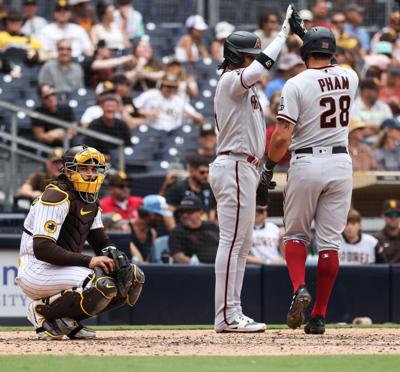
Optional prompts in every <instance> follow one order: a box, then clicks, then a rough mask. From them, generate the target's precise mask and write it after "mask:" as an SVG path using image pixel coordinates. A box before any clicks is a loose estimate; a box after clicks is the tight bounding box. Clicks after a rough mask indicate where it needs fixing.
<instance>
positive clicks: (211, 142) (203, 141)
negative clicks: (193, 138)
mask: <svg viewBox="0 0 400 372" xmlns="http://www.w3.org/2000/svg"><path fill="white" fill-rule="evenodd" d="M198 142H199V148H198V149H197V151H196V154H192V155H191V156H190V157H189V159H190V158H191V157H193V156H194V155H197V156H201V157H202V158H204V160H205V161H207V162H208V163H209V164H210V163H212V162H213V161H214V160H215V157H216V156H217V153H216V150H217V134H216V133H215V127H214V126H213V125H212V124H210V123H204V124H203V125H202V126H201V127H200V132H199V138H198Z"/></svg>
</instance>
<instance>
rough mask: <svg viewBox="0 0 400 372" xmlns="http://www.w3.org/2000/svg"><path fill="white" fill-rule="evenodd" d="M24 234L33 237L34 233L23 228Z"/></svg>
mask: <svg viewBox="0 0 400 372" xmlns="http://www.w3.org/2000/svg"><path fill="white" fill-rule="evenodd" d="M23 232H24V233H26V234H28V235H30V236H32V233H31V232H30V231H29V230H27V229H25V227H24V228H23Z"/></svg>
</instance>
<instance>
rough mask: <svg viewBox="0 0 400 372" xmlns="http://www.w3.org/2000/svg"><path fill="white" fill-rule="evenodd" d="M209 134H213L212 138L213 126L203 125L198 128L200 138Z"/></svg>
mask: <svg viewBox="0 0 400 372" xmlns="http://www.w3.org/2000/svg"><path fill="white" fill-rule="evenodd" d="M209 134H213V135H214V136H215V135H216V134H215V127H214V125H212V124H210V123H204V124H203V125H202V126H201V127H200V133H199V135H200V137H203V136H208V135H209Z"/></svg>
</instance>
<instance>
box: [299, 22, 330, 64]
mask: <svg viewBox="0 0 400 372" xmlns="http://www.w3.org/2000/svg"><path fill="white" fill-rule="evenodd" d="M335 52H336V40H335V36H334V35H333V33H332V31H331V30H329V29H328V28H326V27H312V28H311V29H310V30H308V31H307V32H306V34H305V35H304V38H303V45H302V47H301V48H300V53H301V58H303V60H304V61H305V60H306V58H307V56H308V55H309V54H311V53H320V54H327V55H333V54H334V53H335Z"/></svg>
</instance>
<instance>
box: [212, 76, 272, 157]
mask: <svg viewBox="0 0 400 372" xmlns="http://www.w3.org/2000/svg"><path fill="white" fill-rule="evenodd" d="M243 70H244V69H238V70H234V71H228V72H225V73H224V74H223V75H222V76H221V78H220V80H219V82H218V85H217V89H216V92H215V97H214V107H215V124H216V127H217V130H218V144H217V153H221V152H224V151H231V152H233V153H238V154H240V153H244V154H248V155H253V156H255V157H257V158H258V159H261V158H262V157H263V155H264V150H265V141H266V137H265V136H266V134H265V133H266V128H265V120H264V117H263V113H262V110H261V105H260V102H259V100H258V96H257V92H256V89H255V88H254V87H247V86H246V85H245V83H244V81H243V79H242V72H243Z"/></svg>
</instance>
